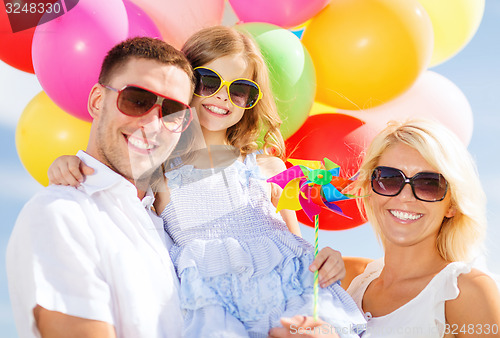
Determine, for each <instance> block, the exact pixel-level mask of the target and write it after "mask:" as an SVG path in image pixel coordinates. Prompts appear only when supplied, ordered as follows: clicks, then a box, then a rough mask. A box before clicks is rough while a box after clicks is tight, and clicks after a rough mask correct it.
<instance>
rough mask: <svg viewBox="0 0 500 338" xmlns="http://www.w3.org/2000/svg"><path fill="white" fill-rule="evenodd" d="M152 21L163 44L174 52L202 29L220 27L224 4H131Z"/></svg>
mask: <svg viewBox="0 0 500 338" xmlns="http://www.w3.org/2000/svg"><path fill="white" fill-rule="evenodd" d="M132 2H134V3H135V4H137V5H138V6H139V7H140V8H142V9H143V10H144V12H146V13H147V14H148V15H149V17H150V18H151V19H153V21H154V23H155V24H156V27H158V29H159V30H160V32H161V36H162V37H163V40H165V41H166V42H168V43H170V44H171V45H172V46H174V47H176V48H179V49H180V48H181V47H182V45H183V44H184V42H185V41H186V40H187V39H188V38H189V37H190V36H191V35H192V34H193V33H195V32H197V31H199V30H200V29H202V28H206V27H210V26H215V25H220V24H221V22H222V15H223V14H224V0H189V1H179V0H132Z"/></svg>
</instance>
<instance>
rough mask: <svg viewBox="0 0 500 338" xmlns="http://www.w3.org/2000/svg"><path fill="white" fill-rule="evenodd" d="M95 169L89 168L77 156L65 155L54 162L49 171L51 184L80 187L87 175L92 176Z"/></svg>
mask: <svg viewBox="0 0 500 338" xmlns="http://www.w3.org/2000/svg"><path fill="white" fill-rule="evenodd" d="M93 173H94V169H92V168H91V167H88V166H87V165H85V163H83V162H82V161H81V160H80V159H79V158H78V157H77V156H73V155H63V156H60V157H58V158H56V159H55V160H54V162H52V164H51V165H50V167H49V170H48V171H47V175H48V176H49V184H56V185H70V186H73V187H79V186H80V183H81V182H83V181H84V180H85V177H84V176H86V175H92V174H93Z"/></svg>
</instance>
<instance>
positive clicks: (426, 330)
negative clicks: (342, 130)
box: [344, 120, 500, 337]
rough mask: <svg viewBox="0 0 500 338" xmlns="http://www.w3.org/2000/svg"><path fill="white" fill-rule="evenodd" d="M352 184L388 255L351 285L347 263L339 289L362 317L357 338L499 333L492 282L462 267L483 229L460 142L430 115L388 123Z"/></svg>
mask: <svg viewBox="0 0 500 338" xmlns="http://www.w3.org/2000/svg"><path fill="white" fill-rule="evenodd" d="M355 190H356V191H357V193H358V194H359V196H362V198H360V199H359V201H360V206H361V208H362V209H363V210H364V211H365V212H366V216H367V219H368V221H369V222H370V223H371V224H372V226H373V227H374V230H375V232H376V234H377V236H378V237H379V239H380V241H381V243H382V245H383V247H384V252H385V253H384V259H383V260H382V259H380V260H376V261H373V262H371V263H369V264H368V265H367V266H366V269H365V270H364V272H363V273H361V274H360V275H359V276H357V277H356V278H354V280H352V282H351V283H350V285H349V282H350V280H349V278H352V276H353V274H355V273H353V272H352V271H353V270H356V269H359V265H360V264H359V263H360V262H359V261H355V260H347V261H346V269H347V280H344V285H349V288H348V292H349V293H350V294H351V296H352V297H353V298H354V300H355V301H356V303H357V304H358V306H359V307H360V308H361V309H362V310H363V311H364V312H365V316H366V318H367V320H368V328H367V331H366V333H365V334H364V335H363V337H372V336H373V337H375V336H379V337H403V336H404V337H443V336H444V337H453V336H456V337H462V336H467V335H468V336H477V335H482V334H490V335H493V336H499V334H500V333H499V332H500V327H499V326H500V296H499V291H498V289H497V286H496V284H495V282H494V281H493V280H492V279H491V278H490V277H488V276H487V275H485V274H483V273H481V272H479V271H478V270H475V269H471V267H470V264H469V262H470V261H471V259H472V258H474V256H475V255H477V254H478V253H479V252H480V250H481V244H482V241H483V238H484V235H485V230H486V216H485V214H486V212H485V205H486V200H485V195H484V192H483V190H482V188H481V184H480V181H479V178H478V175H477V172H476V169H475V165H474V162H473V160H472V158H471V156H470V154H469V153H468V152H467V150H466V148H465V147H464V146H463V144H462V143H461V142H460V141H459V139H458V138H457V137H456V136H455V135H454V134H453V133H452V132H450V131H449V130H447V129H446V128H445V127H443V126H442V125H440V124H438V123H435V122H431V121H424V120H411V121H408V122H405V123H395V122H393V123H390V124H389V125H388V127H387V128H386V129H384V130H383V131H382V132H381V133H380V134H378V135H377V136H376V137H375V139H374V140H373V141H372V143H371V145H370V147H369V148H368V150H367V153H366V155H365V158H364V160H363V163H362V165H361V168H360V175H359V178H358V179H357V182H356V187H355ZM361 264H363V262H362V263H361ZM364 264H366V261H364Z"/></svg>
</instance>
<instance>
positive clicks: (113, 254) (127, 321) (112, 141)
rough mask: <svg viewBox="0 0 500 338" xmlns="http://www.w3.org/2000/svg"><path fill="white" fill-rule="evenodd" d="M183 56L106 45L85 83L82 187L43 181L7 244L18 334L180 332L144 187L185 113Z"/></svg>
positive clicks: (140, 41) (153, 45) (159, 232)
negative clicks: (87, 123) (87, 119)
mask: <svg viewBox="0 0 500 338" xmlns="http://www.w3.org/2000/svg"><path fill="white" fill-rule="evenodd" d="M192 91H193V82H192V70H191V67H190V65H189V62H188V61H187V60H186V59H185V57H184V56H183V55H182V54H181V53H180V52H179V51H177V50H175V49H174V48H173V47H171V46H169V45H168V44H166V43H165V42H162V41H160V40H155V39H150V38H135V39H131V40H127V41H125V42H123V43H121V44H119V45H117V46H115V47H114V48H113V49H112V50H111V51H110V52H109V53H108V55H107V56H106V58H105V60H104V62H103V65H102V69H101V73H100V76H99V83H98V84H96V85H95V86H94V87H93V88H92V90H91V92H90V95H89V100H88V109H89V112H90V114H91V116H92V117H93V119H94V120H93V123H92V128H91V133H90V138H89V143H88V147H87V150H86V152H83V151H80V152H79V153H78V157H80V159H81V160H82V161H83V162H84V163H86V164H87V165H89V166H91V167H92V168H94V169H95V173H94V174H93V175H90V176H88V177H87V179H86V181H85V182H84V183H82V185H81V186H80V187H79V188H78V189H74V188H72V187H64V186H49V187H47V188H45V189H44V190H43V191H41V192H40V193H38V194H36V195H35V196H34V197H33V198H32V199H31V200H30V201H29V202H28V203H27V204H26V205H25V207H24V208H23V210H22V211H21V213H20V215H19V218H18V220H17V222H16V225H15V228H14V230H13V232H12V236H11V238H10V241H9V245H8V248H7V274H8V280H9V292H10V297H11V302H12V307H13V310H14V317H15V320H16V325H17V329H18V332H19V336H20V337H36V336H39V335H42V336H47V337H62V336H64V337H116V336H119V337H148V338H149V337H178V336H180V335H181V330H182V315H181V312H180V307H179V299H178V279H177V277H176V275H175V271H174V269H173V266H172V262H171V260H170V257H169V255H168V251H167V247H166V242H165V235H164V232H163V224H162V221H161V219H159V218H158V217H157V216H156V215H155V214H153V213H152V211H151V204H152V202H153V196H152V193H151V191H150V190H149V192H148V193H146V192H145V190H146V187H147V186H149V183H150V178H151V176H152V174H153V172H154V170H155V169H156V167H158V166H159V165H160V164H161V163H163V162H164V161H165V159H166V158H167V157H168V155H169V154H170V152H171V151H172V149H173V147H174V146H175V145H176V143H177V141H178V140H179V137H180V131H182V130H183V129H185V128H186V127H187V125H188V124H189V122H190V121H191V111H190V109H189V106H188V105H187V103H188V102H189V101H190V99H191V96H192Z"/></svg>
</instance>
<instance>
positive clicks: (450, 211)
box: [444, 203, 457, 218]
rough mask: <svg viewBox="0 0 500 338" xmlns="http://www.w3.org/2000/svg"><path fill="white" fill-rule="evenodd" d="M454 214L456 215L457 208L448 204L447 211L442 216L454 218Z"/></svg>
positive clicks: (452, 204)
mask: <svg viewBox="0 0 500 338" xmlns="http://www.w3.org/2000/svg"><path fill="white" fill-rule="evenodd" d="M456 213H457V207H456V206H455V204H454V203H450V206H449V207H448V211H447V212H446V214H445V215H444V216H445V217H447V218H452V217H453V216H455V214H456Z"/></svg>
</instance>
